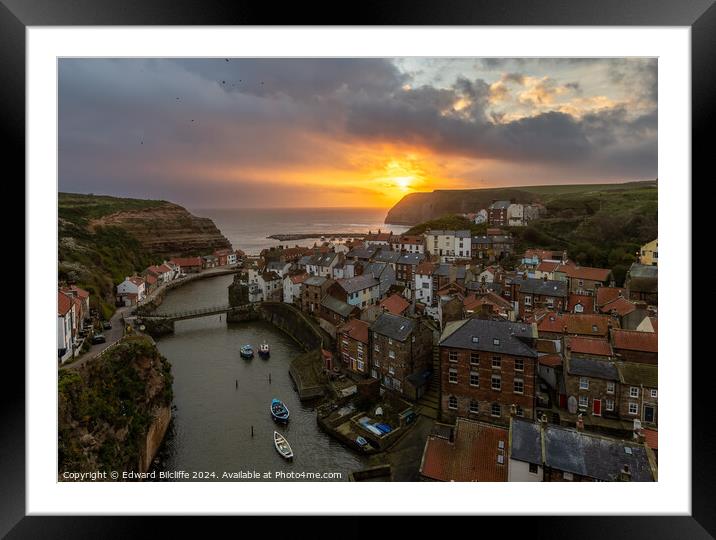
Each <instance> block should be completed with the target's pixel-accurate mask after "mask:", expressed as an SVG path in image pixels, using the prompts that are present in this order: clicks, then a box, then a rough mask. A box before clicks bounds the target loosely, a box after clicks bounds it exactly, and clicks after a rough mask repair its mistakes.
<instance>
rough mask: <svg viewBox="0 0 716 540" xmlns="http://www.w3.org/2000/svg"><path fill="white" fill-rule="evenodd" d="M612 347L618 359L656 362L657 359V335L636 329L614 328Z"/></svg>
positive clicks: (647, 362)
mask: <svg viewBox="0 0 716 540" xmlns="http://www.w3.org/2000/svg"><path fill="white" fill-rule="evenodd" d="M611 339H612V348H613V349H614V354H615V356H616V357H617V358H618V359H619V360H623V361H625V362H642V363H645V364H657V363H658V361H659V335H658V334H656V333H652V332H639V331H638V330H621V329H614V330H612V333H611Z"/></svg>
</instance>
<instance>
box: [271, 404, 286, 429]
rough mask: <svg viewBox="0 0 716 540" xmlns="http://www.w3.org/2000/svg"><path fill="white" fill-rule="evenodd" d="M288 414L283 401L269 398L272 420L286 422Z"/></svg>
mask: <svg viewBox="0 0 716 540" xmlns="http://www.w3.org/2000/svg"><path fill="white" fill-rule="evenodd" d="M288 415H289V412H288V407H286V405H284V403H283V401H281V400H280V399H276V398H274V399H272V400H271V418H273V419H274V421H276V422H282V423H284V424H285V423H286V422H288Z"/></svg>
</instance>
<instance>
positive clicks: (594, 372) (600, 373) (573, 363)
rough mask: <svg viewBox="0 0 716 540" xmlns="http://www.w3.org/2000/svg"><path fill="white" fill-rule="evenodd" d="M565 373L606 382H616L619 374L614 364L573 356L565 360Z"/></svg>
mask: <svg viewBox="0 0 716 540" xmlns="http://www.w3.org/2000/svg"><path fill="white" fill-rule="evenodd" d="M567 373H569V374H570V375H577V376H580V377H594V378H596V379H604V380H607V381H618V380H619V373H618V372H617V368H616V367H615V365H614V362H607V361H605V360H595V359H593V358H585V357H583V356H574V355H572V357H571V358H569V359H568V360H567Z"/></svg>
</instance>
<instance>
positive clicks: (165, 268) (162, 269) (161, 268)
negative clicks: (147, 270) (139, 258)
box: [158, 264, 172, 274]
mask: <svg viewBox="0 0 716 540" xmlns="http://www.w3.org/2000/svg"><path fill="white" fill-rule="evenodd" d="M158 269H159V272H161V273H162V274H164V273H166V272H171V271H172V269H171V268H169V267H168V266H167V265H166V264H160V265H159V266H158Z"/></svg>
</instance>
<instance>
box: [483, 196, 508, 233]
mask: <svg viewBox="0 0 716 540" xmlns="http://www.w3.org/2000/svg"><path fill="white" fill-rule="evenodd" d="M511 204H512V203H511V202H510V201H494V202H493V203H492V204H491V205H490V206H489V207H488V208H487V222H488V223H489V224H490V225H496V226H498V227H502V226H505V225H509V220H508V217H507V210H508V209H509V208H510V205H511Z"/></svg>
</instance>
